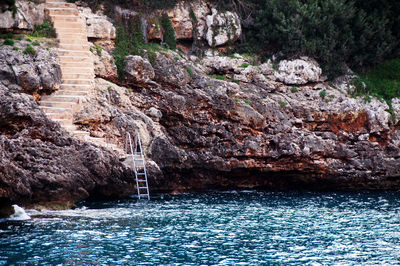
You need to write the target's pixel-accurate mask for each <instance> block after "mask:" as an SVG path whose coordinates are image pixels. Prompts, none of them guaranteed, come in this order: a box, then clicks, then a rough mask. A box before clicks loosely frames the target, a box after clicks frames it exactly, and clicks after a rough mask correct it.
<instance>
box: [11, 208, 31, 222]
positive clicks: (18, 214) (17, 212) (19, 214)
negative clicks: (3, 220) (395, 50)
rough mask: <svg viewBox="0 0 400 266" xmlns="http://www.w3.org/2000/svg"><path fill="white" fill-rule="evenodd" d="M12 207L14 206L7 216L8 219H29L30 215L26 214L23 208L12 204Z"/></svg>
mask: <svg viewBox="0 0 400 266" xmlns="http://www.w3.org/2000/svg"><path fill="white" fill-rule="evenodd" d="M12 207H13V208H14V214H13V215H11V216H10V218H8V220H11V221H25V220H30V219H31V217H30V216H29V215H28V214H26V212H25V210H24V209H22V208H21V207H20V206H18V205H15V204H14V205H12Z"/></svg>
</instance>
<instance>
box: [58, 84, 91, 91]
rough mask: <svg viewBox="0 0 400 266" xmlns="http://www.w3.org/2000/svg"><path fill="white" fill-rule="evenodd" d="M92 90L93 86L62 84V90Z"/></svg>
mask: <svg viewBox="0 0 400 266" xmlns="http://www.w3.org/2000/svg"><path fill="white" fill-rule="evenodd" d="M91 88H92V86H91V84H71V83H70V84H68V83H64V84H61V90H68V91H89V90H90V89H91Z"/></svg>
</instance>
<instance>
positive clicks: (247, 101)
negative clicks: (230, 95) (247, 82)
mask: <svg viewBox="0 0 400 266" xmlns="http://www.w3.org/2000/svg"><path fill="white" fill-rule="evenodd" d="M243 102H244V103H245V104H247V105H251V102H250V101H249V100H247V99H243Z"/></svg>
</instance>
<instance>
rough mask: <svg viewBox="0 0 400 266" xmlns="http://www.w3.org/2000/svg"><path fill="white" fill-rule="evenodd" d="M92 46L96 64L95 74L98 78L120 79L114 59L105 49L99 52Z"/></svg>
mask: <svg viewBox="0 0 400 266" xmlns="http://www.w3.org/2000/svg"><path fill="white" fill-rule="evenodd" d="M90 45H91V49H92V54H93V63H94V73H95V74H96V76H97V77H101V78H106V79H109V80H116V79H117V78H118V73H117V66H116V65H115V62H114V57H113V56H112V55H111V54H110V53H109V52H108V51H107V50H106V49H104V48H101V49H100V50H99V51H98V50H97V49H96V47H95V46H94V45H93V44H90Z"/></svg>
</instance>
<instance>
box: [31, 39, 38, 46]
mask: <svg viewBox="0 0 400 266" xmlns="http://www.w3.org/2000/svg"><path fill="white" fill-rule="evenodd" d="M32 45H33V46H40V42H39V41H38V40H35V41H34V42H33V43H32Z"/></svg>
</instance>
